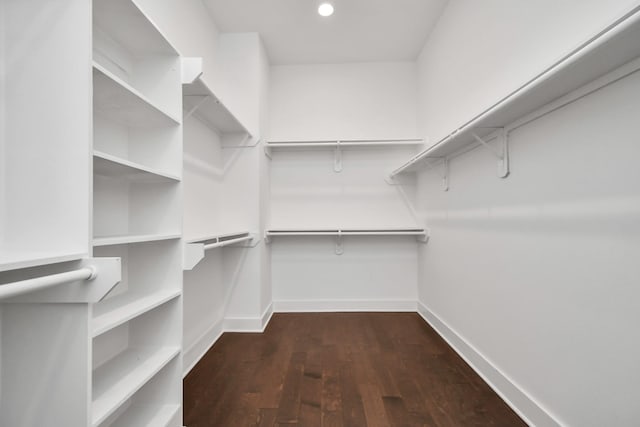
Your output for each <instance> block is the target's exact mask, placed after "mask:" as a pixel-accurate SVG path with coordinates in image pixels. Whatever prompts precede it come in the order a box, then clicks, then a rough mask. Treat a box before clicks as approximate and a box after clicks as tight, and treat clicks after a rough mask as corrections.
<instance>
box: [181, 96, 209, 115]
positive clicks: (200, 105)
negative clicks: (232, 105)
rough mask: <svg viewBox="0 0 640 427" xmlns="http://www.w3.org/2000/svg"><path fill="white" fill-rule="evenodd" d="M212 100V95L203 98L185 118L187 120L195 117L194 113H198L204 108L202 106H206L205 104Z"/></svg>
mask: <svg viewBox="0 0 640 427" xmlns="http://www.w3.org/2000/svg"><path fill="white" fill-rule="evenodd" d="M194 96H201V95H194ZM210 98H211V95H204V96H202V99H201V100H200V101H198V103H197V104H196V105H194V106H193V108H192V109H191V110H189V111H187V112H186V114H185V115H184V118H185V119H187V118H189V117H191V116H192V115H193V113H195V112H196V111H198V108H200V107H202V105H204V103H205V102H207V101H208V100H209V99H210Z"/></svg>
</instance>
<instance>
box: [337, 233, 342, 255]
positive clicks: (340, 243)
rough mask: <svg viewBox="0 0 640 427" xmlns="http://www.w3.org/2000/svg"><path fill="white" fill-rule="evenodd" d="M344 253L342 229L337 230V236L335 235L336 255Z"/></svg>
mask: <svg viewBox="0 0 640 427" xmlns="http://www.w3.org/2000/svg"><path fill="white" fill-rule="evenodd" d="M343 253H344V243H343V241H342V230H338V236H337V237H336V255H342V254H343Z"/></svg>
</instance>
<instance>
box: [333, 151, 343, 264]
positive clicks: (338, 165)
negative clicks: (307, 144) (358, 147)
mask: <svg viewBox="0 0 640 427" xmlns="http://www.w3.org/2000/svg"><path fill="white" fill-rule="evenodd" d="M333 171H334V172H336V173H340V172H342V147H341V146H340V140H337V141H336V149H335V151H334V157H333ZM336 253H337V252H336Z"/></svg>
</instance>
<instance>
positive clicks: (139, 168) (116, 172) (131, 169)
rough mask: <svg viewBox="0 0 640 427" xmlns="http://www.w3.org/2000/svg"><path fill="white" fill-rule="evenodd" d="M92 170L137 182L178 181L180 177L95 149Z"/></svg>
mask: <svg viewBox="0 0 640 427" xmlns="http://www.w3.org/2000/svg"><path fill="white" fill-rule="evenodd" d="M93 172H94V174H96V175H100V176H108V177H112V178H124V179H127V180H130V181H137V182H167V181H169V182H170V181H180V177H179V176H177V175H173V174H169V173H165V172H162V171H160V170H157V169H154V168H150V167H148V166H144V165H141V164H139V163H135V162H131V161H129V160H126V159H123V158H120V157H117V156H114V155H111V154H108V153H104V152H102V151H97V150H96V151H94V152H93Z"/></svg>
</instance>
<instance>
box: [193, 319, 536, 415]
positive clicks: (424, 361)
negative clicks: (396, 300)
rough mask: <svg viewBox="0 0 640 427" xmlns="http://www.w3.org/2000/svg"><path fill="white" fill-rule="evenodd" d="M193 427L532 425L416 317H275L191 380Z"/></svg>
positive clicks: (231, 339) (218, 351)
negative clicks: (525, 421) (519, 415)
mask: <svg viewBox="0 0 640 427" xmlns="http://www.w3.org/2000/svg"><path fill="white" fill-rule="evenodd" d="M184 424H185V425H187V426H189V427H399V426H402V427H405V426H406V427H467V426H478V427H481V426H482V427H484V426H498V427H503V426H504V427H520V426H526V424H525V423H524V422H523V421H522V420H521V419H520V418H518V417H517V415H516V414H515V413H514V412H513V411H512V410H511V409H510V408H509V407H508V406H507V405H506V403H504V402H503V401H502V400H501V399H500V398H499V397H498V396H497V395H496V394H495V393H494V392H493V390H491V388H490V387H489V386H488V385H487V384H486V383H485V382H484V381H482V379H481V378H480V377H479V376H478V375H477V374H476V373H475V372H474V371H473V369H471V368H470V367H469V366H468V365H467V364H466V363H465V362H464V361H463V360H462V359H461V358H460V357H459V356H458V355H457V354H456V353H455V352H454V351H453V350H452V349H451V348H450V347H449V346H448V345H447V343H446V342H444V340H442V338H440V336H439V335H438V334H437V333H436V332H435V331H434V330H433V329H432V328H431V327H430V326H429V325H428V324H426V323H425V322H424V321H423V320H422V318H421V317H420V316H418V315H417V314H415V313H313V314H307V313H292V314H275V315H274V316H273V318H272V320H271V322H270V323H269V326H268V327H267V328H266V330H265V332H264V333H263V334H237V333H225V334H223V336H222V337H221V338H220V339H219V340H218V342H217V343H216V344H215V345H214V346H213V347H212V348H211V350H210V351H209V352H207V354H206V355H205V356H204V357H203V358H202V360H201V361H200V362H199V363H198V364H197V365H196V366H195V367H194V369H193V370H192V371H191V372H190V373H189V375H187V376H186V378H185V380H184Z"/></svg>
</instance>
